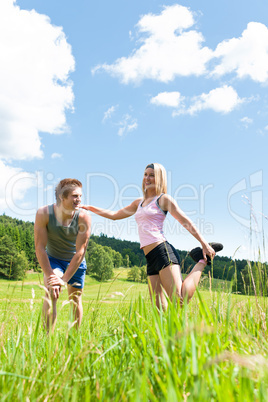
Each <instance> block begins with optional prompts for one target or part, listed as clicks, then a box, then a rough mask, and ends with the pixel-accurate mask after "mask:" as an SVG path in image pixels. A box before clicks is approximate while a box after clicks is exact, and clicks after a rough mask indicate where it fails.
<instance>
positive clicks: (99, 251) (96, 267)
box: [89, 244, 114, 281]
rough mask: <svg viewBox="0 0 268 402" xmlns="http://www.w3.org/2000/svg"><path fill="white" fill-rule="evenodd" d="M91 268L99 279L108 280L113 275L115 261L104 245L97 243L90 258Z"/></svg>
mask: <svg viewBox="0 0 268 402" xmlns="http://www.w3.org/2000/svg"><path fill="white" fill-rule="evenodd" d="M89 269H90V271H91V272H92V273H93V274H94V276H95V278H96V279H97V280H98V281H107V280H108V279H111V278H112V277H113V274H114V272H113V261H112V259H111V257H110V255H109V253H108V252H107V251H105V249H104V247H102V246H101V245H99V244H96V247H94V250H93V253H92V254H91V255H90V258H89Z"/></svg>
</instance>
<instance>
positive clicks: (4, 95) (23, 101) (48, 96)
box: [0, 0, 74, 160]
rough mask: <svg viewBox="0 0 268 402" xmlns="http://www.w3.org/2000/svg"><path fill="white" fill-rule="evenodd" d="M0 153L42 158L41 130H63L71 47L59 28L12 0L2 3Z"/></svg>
mask: <svg viewBox="0 0 268 402" xmlns="http://www.w3.org/2000/svg"><path fill="white" fill-rule="evenodd" d="M0 52H1V63H0V87H1V92H0V158H1V159H6V160H12V159H13V160H16V159H17V160H18V159H20V160H22V159H32V158H35V157H42V149H41V141H40V137H39V133H40V132H48V133H51V134H58V133H60V132H63V131H64V130H65V129H66V116H65V111H66V109H70V108H72V105H73V100H74V96H73V91H72V83H71V82H69V81H68V78H69V74H70V72H72V71H73V70H74V58H73V56H72V53H71V47H70V45H69V44H68V43H67V41H66V37H65V34H64V32H63V30H62V28H61V27H56V26H54V25H52V24H51V22H50V20H49V18H48V17H47V16H45V15H40V14H38V13H37V12H35V11H34V10H32V11H26V10H21V9H20V8H19V7H18V6H16V5H15V4H14V2H13V1H12V0H1V2H0Z"/></svg>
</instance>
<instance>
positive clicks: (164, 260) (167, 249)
mask: <svg viewBox="0 0 268 402" xmlns="http://www.w3.org/2000/svg"><path fill="white" fill-rule="evenodd" d="M145 257H146V260H147V275H148V276H150V275H159V271H161V269H163V268H166V267H168V266H169V265H170V264H171V263H172V264H177V265H180V263H181V262H180V256H179V254H178V252H177V251H176V249H175V248H174V247H173V246H172V245H171V244H169V243H168V242H167V241H165V242H164V243H161V244H158V246H156V247H155V248H154V249H153V250H151V251H150V252H149V253H148V254H147V255H146V256H145Z"/></svg>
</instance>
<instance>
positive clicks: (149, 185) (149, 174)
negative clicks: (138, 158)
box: [143, 168, 155, 190]
mask: <svg viewBox="0 0 268 402" xmlns="http://www.w3.org/2000/svg"><path fill="white" fill-rule="evenodd" d="M143 185H144V189H145V190H148V189H155V177H154V169H151V168H147V169H145V171H144V176H143Z"/></svg>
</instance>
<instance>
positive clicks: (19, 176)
mask: <svg viewBox="0 0 268 402" xmlns="http://www.w3.org/2000/svg"><path fill="white" fill-rule="evenodd" d="M0 176H1V180H0V208H2V209H6V208H7V207H9V208H10V209H11V210H14V208H15V206H16V201H19V200H22V199H23V198H24V195H25V193H26V192H27V191H28V190H29V189H30V188H31V187H33V186H35V185H36V175H35V174H33V173H27V172H24V171H23V170H22V169H19V168H15V167H12V166H8V165H7V164H5V163H4V162H3V161H1V160H0Z"/></svg>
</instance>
